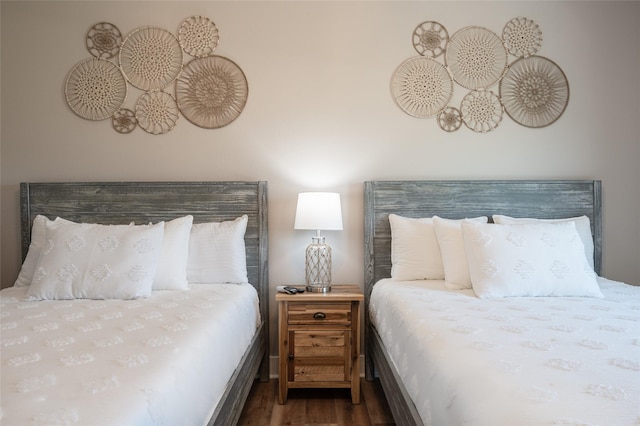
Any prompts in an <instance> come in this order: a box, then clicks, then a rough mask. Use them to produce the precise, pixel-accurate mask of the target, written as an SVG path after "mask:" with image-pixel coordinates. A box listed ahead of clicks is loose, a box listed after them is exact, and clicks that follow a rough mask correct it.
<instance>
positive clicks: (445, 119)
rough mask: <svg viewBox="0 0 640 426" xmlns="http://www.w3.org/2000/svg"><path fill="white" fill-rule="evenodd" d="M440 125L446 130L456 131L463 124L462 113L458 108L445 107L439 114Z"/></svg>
mask: <svg viewBox="0 0 640 426" xmlns="http://www.w3.org/2000/svg"><path fill="white" fill-rule="evenodd" d="M438 126H440V128H441V129H442V130H444V131H445V132H455V131H456V130H458V129H459V128H460V127H461V126H462V113H461V112H460V110H459V109H458V108H454V107H447V108H445V109H444V111H442V112H441V113H440V114H438Z"/></svg>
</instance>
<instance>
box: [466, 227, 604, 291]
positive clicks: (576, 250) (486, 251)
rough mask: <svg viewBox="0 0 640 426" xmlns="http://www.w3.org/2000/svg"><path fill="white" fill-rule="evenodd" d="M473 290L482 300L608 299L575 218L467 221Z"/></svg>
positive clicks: (467, 243)
mask: <svg viewBox="0 0 640 426" xmlns="http://www.w3.org/2000/svg"><path fill="white" fill-rule="evenodd" d="M462 234H463V238H464V244H465V250H466V253H467V259H468V261H469V272H470V275H471V282H472V284H473V290H474V291H475V293H476V294H477V295H478V297H480V298H497V297H507V296H589V297H603V296H602V293H601V292H600V288H599V287H598V283H597V281H596V275H595V273H594V272H593V269H592V268H591V267H590V266H589V263H588V262H587V259H586V258H585V257H584V246H583V245H582V241H581V239H580V236H579V235H578V232H577V231H576V227H575V223H574V222H564V223H558V224H551V223H537V224H530V225H524V224H523V225H492V224H476V223H468V222H467V223H463V224H462Z"/></svg>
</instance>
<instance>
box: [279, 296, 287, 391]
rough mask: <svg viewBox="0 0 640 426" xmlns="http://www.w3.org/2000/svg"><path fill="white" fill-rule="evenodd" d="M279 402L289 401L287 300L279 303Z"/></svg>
mask: <svg viewBox="0 0 640 426" xmlns="http://www.w3.org/2000/svg"><path fill="white" fill-rule="evenodd" d="M278 309H279V312H278V333H279V338H278V340H279V342H280V345H279V349H278V361H279V362H278V364H279V372H278V403H279V404H285V403H286V402H287V380H288V378H287V357H288V356H289V355H288V354H289V336H288V335H287V334H288V333H287V302H280V303H278Z"/></svg>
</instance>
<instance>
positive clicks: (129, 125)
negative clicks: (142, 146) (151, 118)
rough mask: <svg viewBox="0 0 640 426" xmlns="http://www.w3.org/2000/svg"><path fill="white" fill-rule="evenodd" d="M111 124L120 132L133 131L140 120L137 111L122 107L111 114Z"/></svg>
mask: <svg viewBox="0 0 640 426" xmlns="http://www.w3.org/2000/svg"><path fill="white" fill-rule="evenodd" d="M111 125H112V126H113V128H114V129H115V130H116V132H118V133H131V132H133V129H135V128H136V126H137V125H138V120H136V114H135V112H133V111H131V110H130V109H127V108H121V109H119V110H117V111H116V112H115V113H114V114H113V115H112V116H111Z"/></svg>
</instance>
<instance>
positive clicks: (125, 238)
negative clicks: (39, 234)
mask: <svg viewBox="0 0 640 426" xmlns="http://www.w3.org/2000/svg"><path fill="white" fill-rule="evenodd" d="M45 228H46V242H45V245H44V247H43V248H42V252H41V254H40V258H39V259H38V264H37V266H36V269H35V272H34V275H33V280H32V282H31V286H30V287H29V290H28V291H27V298H28V299H29V300H42V299H134V298H138V297H146V296H149V294H150V293H151V286H152V283H153V278H154V276H155V273H156V269H157V266H158V260H159V258H160V251H161V249H162V239H163V235H164V222H160V223H158V224H156V225H141V226H131V225H96V224H86V223H73V222H68V221H65V220H56V221H53V222H52V221H47V222H46V224H45Z"/></svg>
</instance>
